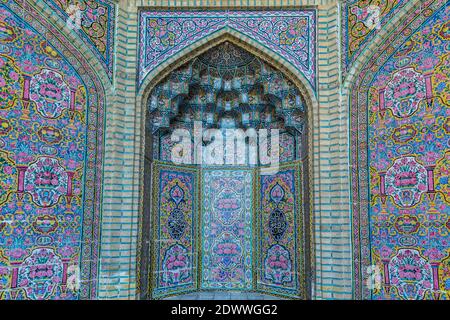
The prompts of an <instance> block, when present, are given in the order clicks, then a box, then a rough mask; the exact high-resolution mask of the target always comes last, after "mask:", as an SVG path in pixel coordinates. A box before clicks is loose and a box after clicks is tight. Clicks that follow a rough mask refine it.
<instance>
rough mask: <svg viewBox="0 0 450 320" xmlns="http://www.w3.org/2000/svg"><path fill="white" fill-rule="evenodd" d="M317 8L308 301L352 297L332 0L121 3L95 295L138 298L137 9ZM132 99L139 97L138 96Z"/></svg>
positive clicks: (140, 116)
mask: <svg viewBox="0 0 450 320" xmlns="http://www.w3.org/2000/svg"><path fill="white" fill-rule="evenodd" d="M281 5H284V6H315V5H318V7H317V9H318V30H317V32H318V44H317V45H318V56H317V65H318V72H319V74H318V82H319V87H318V89H317V96H316V97H312V103H311V105H310V106H309V110H308V112H309V113H310V118H311V119H310V121H311V123H310V132H311V135H312V136H311V138H312V145H311V146H310V149H311V150H310V155H311V160H312V161H311V163H312V168H311V169H312V172H310V177H311V183H310V184H311V186H310V191H311V193H312V194H311V202H312V217H313V223H312V226H311V228H312V232H313V236H314V238H313V240H312V243H313V248H312V263H313V268H314V269H313V270H314V273H315V276H314V278H313V283H312V287H313V298H315V299H339V298H351V297H352V285H351V283H352V280H351V279H352V274H351V250H350V249H351V240H350V239H351V237H350V229H351V228H350V212H349V200H348V199H349V194H348V192H349V191H348V190H349V180H348V141H347V137H348V132H347V130H348V129H347V127H348V126H347V116H346V107H344V106H343V105H342V103H341V100H340V98H339V61H340V59H339V44H338V42H339V39H338V30H339V28H338V5H337V3H336V1H221V2H218V1H205V0H203V1H200V0H198V1H120V2H119V10H118V17H117V23H118V25H117V28H116V30H117V31H116V32H117V36H116V41H117V44H116V70H115V74H116V76H115V93H116V95H115V101H114V104H113V106H112V107H111V108H110V109H109V112H108V114H107V128H106V130H107V131H106V150H107V152H106V154H105V184H104V195H103V198H104V206H103V229H102V252H101V269H100V286H99V289H100V290H99V298H121V299H134V298H135V297H136V295H137V292H136V283H137V274H136V259H137V256H138V254H139V253H138V243H137V241H138V232H139V230H138V228H139V227H138V221H139V216H140V215H141V214H142V207H141V205H140V203H141V202H142V199H141V197H142V195H143V192H142V191H143V190H142V188H143V181H144V176H143V162H144V161H143V160H144V159H143V148H144V138H143V133H142V131H143V121H144V118H143V117H144V108H143V106H142V105H141V102H142V101H141V100H142V95H141V94H142V93H137V92H136V81H135V79H136V63H137V51H136V50H137V41H138V39H137V36H138V15H137V12H138V8H140V7H146V8H155V7H162V8H166V9H167V8H173V9H175V8H176V9H182V8H192V7H198V6H201V7H203V8H247V9H248V8H258V7H273V8H279V7H280V6H281ZM136 96H137V98H136Z"/></svg>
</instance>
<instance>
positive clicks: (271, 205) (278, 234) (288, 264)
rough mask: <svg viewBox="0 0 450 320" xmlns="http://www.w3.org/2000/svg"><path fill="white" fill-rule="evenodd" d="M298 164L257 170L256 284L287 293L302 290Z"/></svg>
mask: <svg viewBox="0 0 450 320" xmlns="http://www.w3.org/2000/svg"><path fill="white" fill-rule="evenodd" d="M300 179H301V165H300V163H296V164H289V165H285V166H283V167H282V168H280V170H279V172H278V173H277V174H264V170H262V171H261V176H259V184H258V187H257V190H258V191H259V192H260V194H259V197H260V198H259V206H258V208H259V210H260V213H259V214H258V215H257V226H258V261H257V288H258V290H261V291H263V292H273V293H277V294H282V295H288V296H291V297H299V296H301V294H302V289H301V284H300V283H301V281H303V280H301V279H300V278H301V276H302V275H303V274H304V273H303V269H302V267H301V266H302V258H301V257H302V253H303V247H302V243H301V238H302V225H303V223H302V212H301V206H302V203H301V202H302V200H301V190H300V185H301V181H300Z"/></svg>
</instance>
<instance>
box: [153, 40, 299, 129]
mask: <svg viewBox="0 0 450 320" xmlns="http://www.w3.org/2000/svg"><path fill="white" fill-rule="evenodd" d="M148 109H149V112H150V115H151V117H150V119H151V120H150V121H151V126H152V129H153V132H156V131H157V130H158V129H162V128H169V127H170V125H171V121H172V120H175V121H182V122H184V123H185V124H187V125H188V126H192V125H193V122H194V121H202V122H203V125H205V126H207V127H219V128H223V127H243V128H247V127H251V128H259V127H264V128H266V127H271V126H273V124H274V123H282V124H283V123H284V126H285V127H286V128H292V129H295V130H297V131H298V132H299V133H302V132H303V130H304V124H305V122H304V119H305V107H304V100H303V98H302V96H301V94H300V92H299V90H298V89H297V88H296V87H295V86H294V84H293V83H292V82H291V81H289V80H288V79H286V77H285V76H283V74H282V73H281V72H280V71H278V70H276V69H274V68H273V67H271V66H270V65H268V64H267V63H265V62H263V61H262V60H260V59H259V58H257V57H256V56H254V55H253V54H251V53H249V52H248V51H246V50H244V49H242V48H240V47H238V46H236V45H234V44H232V43H230V42H223V43H222V44H219V45H218V46H216V47H214V48H212V49H210V50H208V51H207V52H205V53H203V54H202V55H200V56H199V57H197V58H195V59H193V60H192V61H190V62H189V63H187V64H186V65H184V66H182V67H180V68H179V69H177V70H175V71H174V72H172V73H171V74H170V75H169V76H168V77H167V78H166V79H165V80H163V81H162V82H161V83H159V84H158V85H157V86H156V87H155V88H154V89H153V91H152V92H151V94H150V98H149V101H148Z"/></svg>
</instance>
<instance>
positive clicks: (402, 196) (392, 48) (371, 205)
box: [351, 0, 450, 299]
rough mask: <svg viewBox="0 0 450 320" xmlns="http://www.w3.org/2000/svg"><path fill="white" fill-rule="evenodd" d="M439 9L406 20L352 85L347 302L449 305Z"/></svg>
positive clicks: (449, 50)
mask: <svg viewBox="0 0 450 320" xmlns="http://www.w3.org/2000/svg"><path fill="white" fill-rule="evenodd" d="M448 4H449V2H448V1H442V0H436V1H428V2H427V3H426V5H425V4H424V6H423V10H422V12H421V13H420V14H418V15H416V16H410V17H409V18H408V19H409V21H408V23H405V24H404V25H403V27H402V28H399V29H398V30H396V33H394V34H392V35H391V37H390V38H388V39H387V40H386V42H385V43H383V44H382V46H380V50H379V51H378V55H376V56H375V57H374V58H373V59H371V61H370V62H369V63H368V64H367V65H366V66H365V69H364V70H363V71H362V72H361V75H360V77H359V78H358V80H357V83H356V84H355V86H354V87H353V91H352V108H351V112H352V114H351V116H352V118H351V119H352V120H351V124H352V132H353V133H352V137H351V141H352V150H351V154H352V162H353V174H352V178H353V180H352V192H353V232H354V246H355V251H354V259H355V275H356V278H355V288H356V297H362V298H372V299H448V298H449V292H450V286H449V283H450V282H449V268H448V266H449V264H448V261H449V258H448V257H449V256H450V251H449V249H448V248H449V244H450V223H449V221H450V215H449V212H450V202H449V188H448V186H449V182H448V181H449V177H450V176H449V174H450V169H449V166H448V164H449V154H450V139H449V137H450V135H449V130H448V129H449V128H448V123H449V122H450V103H449V97H450V93H449V92H450V90H449V83H450V68H449V61H450V33H449V30H450V29H449V21H450V6H449V5H448ZM377 270H378V272H379V274H380V275H381V281H379V282H378V283H377V281H372V280H376V276H374V272H377Z"/></svg>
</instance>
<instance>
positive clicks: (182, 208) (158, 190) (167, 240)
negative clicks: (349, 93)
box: [152, 162, 199, 298]
mask: <svg viewBox="0 0 450 320" xmlns="http://www.w3.org/2000/svg"><path fill="white" fill-rule="evenodd" d="M153 169H154V172H155V175H154V177H155V180H154V186H155V189H154V199H153V200H154V204H155V207H154V211H153V212H155V213H156V214H155V215H154V223H153V225H154V227H153V228H154V231H153V232H154V235H153V239H154V241H153V249H152V252H153V261H154V263H153V281H154V282H153V297H155V298H158V297H161V296H165V295H168V294H178V293H182V292H186V291H189V290H195V289H197V252H198V244H197V223H198V208H197V203H198V201H199V198H198V191H197V190H198V175H197V171H196V169H193V168H188V167H173V166H170V165H164V164H162V163H158V162H157V163H155V165H154V167H153Z"/></svg>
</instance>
